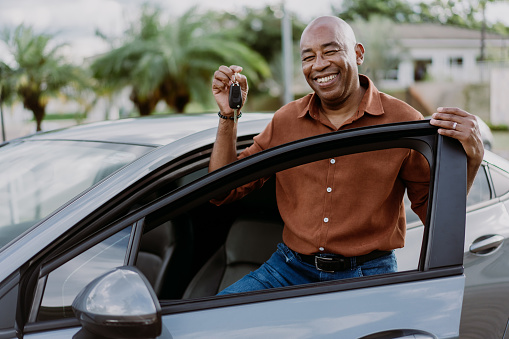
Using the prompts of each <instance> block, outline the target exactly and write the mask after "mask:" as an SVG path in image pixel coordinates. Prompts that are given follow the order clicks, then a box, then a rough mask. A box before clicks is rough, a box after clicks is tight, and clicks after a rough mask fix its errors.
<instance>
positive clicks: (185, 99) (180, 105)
mask: <svg viewBox="0 0 509 339" xmlns="http://www.w3.org/2000/svg"><path fill="white" fill-rule="evenodd" d="M188 103H189V95H187V94H186V95H178V96H177V98H176V99H175V110H176V111H177V113H184V109H185V108H186V105H187V104H188Z"/></svg>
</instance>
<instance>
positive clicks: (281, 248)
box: [218, 243, 398, 295]
mask: <svg viewBox="0 0 509 339" xmlns="http://www.w3.org/2000/svg"><path fill="white" fill-rule="evenodd" d="M350 260H351V267H352V268H350V269H347V270H344V271H337V272H323V271H319V270H317V269H316V267H315V266H314V265H311V264H308V263H306V262H303V261H302V260H301V258H300V257H299V254H298V253H296V252H294V251H292V250H291V249H289V248H288V246H286V245H285V244H283V243H280V244H278V246H277V251H276V252H275V253H274V254H272V256H271V257H270V259H269V260H267V261H266V262H265V263H264V264H263V265H262V266H260V268H258V269H257V270H256V271H254V272H251V273H249V274H247V275H246V276H244V277H243V278H242V279H240V280H239V281H237V282H236V283H234V284H232V285H230V286H229V287H227V288H225V289H224V290H223V291H221V292H219V294H218V295H224V294H232V293H241V292H249V291H257V290H263V289H267V288H274V287H284V286H292V285H300V284H309V283H314V282H320V281H330V280H338V279H347V278H356V277H363V276H368V275H375V274H384V273H391V272H396V271H397V270H398V267H397V263H396V255H395V254H394V251H392V252H391V253H390V254H387V255H385V256H383V257H380V258H377V259H373V260H370V261H368V262H366V263H364V264H363V265H360V266H357V265H356V263H355V257H353V258H350Z"/></svg>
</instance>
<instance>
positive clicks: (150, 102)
mask: <svg viewBox="0 0 509 339" xmlns="http://www.w3.org/2000/svg"><path fill="white" fill-rule="evenodd" d="M130 99H131V101H132V102H133V103H134V105H135V106H136V108H138V111H139V112H140V115H141V116H147V115H150V114H152V112H153V111H154V110H155V108H156V105H157V103H158V102H159V100H160V99H161V94H160V92H159V90H156V91H154V92H153V93H150V94H148V95H146V96H144V97H141V96H140V95H139V93H138V91H137V90H136V89H135V88H133V90H132V92H131V95H130Z"/></svg>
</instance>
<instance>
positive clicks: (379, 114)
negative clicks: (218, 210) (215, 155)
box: [222, 75, 429, 256]
mask: <svg viewBox="0 0 509 339" xmlns="http://www.w3.org/2000/svg"><path fill="white" fill-rule="evenodd" d="M360 80H361V85H362V86H363V87H365V88H366V93H365V95H364V97H363V99H362V101H361V103H360V105H359V108H358V110H357V113H356V114H355V115H354V116H353V117H352V118H351V119H349V120H347V121H345V123H344V124H343V125H342V126H340V127H339V129H338V128H336V127H335V126H334V125H333V124H332V123H331V122H330V121H329V120H328V119H327V117H326V116H325V115H323V114H322V113H320V110H319V106H320V102H319V98H318V97H317V96H316V95H315V94H309V95H307V96H305V97H304V98H302V99H299V100H296V101H294V102H291V103H289V104H288V105H285V106H284V107H282V108H281V109H280V110H278V111H277V112H276V113H275V114H274V117H273V119H272V121H271V122H270V123H269V125H268V126H267V127H266V128H265V130H264V131H263V132H262V133H260V134H259V135H258V136H256V137H255V138H254V144H253V145H252V146H250V147H249V148H247V149H246V150H244V151H243V152H242V153H241V154H240V155H239V158H244V157H246V156H249V155H252V154H254V153H256V152H259V151H261V150H265V149H267V148H270V147H274V146H277V145H281V144H283V143H287V142H291V141H294V140H298V139H302V138H306V137H310V136H314V135H317V134H323V133H328V132H333V131H337V130H344V129H350V128H356V127H363V126H370V125H378V124H385V123H393V122H401V121H410V120H420V119H423V117H422V115H421V114H420V113H419V112H418V111H416V110H415V109H413V108H412V107H410V106H409V105H407V104H406V103H404V102H402V101H400V100H398V99H396V98H394V97H391V96H389V95H387V94H384V93H382V92H379V91H378V90H377V89H376V87H375V86H374V85H373V83H372V82H371V81H370V80H369V79H368V78H367V77H365V76H363V75H361V76H360ZM260 185H261V181H259V182H253V183H251V184H248V185H245V186H242V187H239V188H238V189H237V190H235V191H232V193H230V195H229V196H228V197H227V198H226V199H225V200H223V201H222V202H227V201H231V200H236V199H238V198H240V197H242V196H244V195H246V194H247V193H248V192H250V191H251V190H252V189H254V188H256V187H259V186H260ZM428 186H429V166H428V163H427V161H426V160H425V158H424V157H423V156H422V155H420V154H419V153H418V152H416V151H413V150H409V149H387V150H381V151H373V152H368V153H361V154H353V155H348V156H340V157H335V158H330V159H324V160H321V161H316V162H313V163H309V164H305V165H302V166H298V167H295V168H290V169H287V170H284V171H281V172H279V173H277V174H276V196H277V202H278V208H279V211H280V214H281V216H282V218H283V221H284V223H285V227H284V231H283V241H284V242H285V244H286V245H287V246H288V247H290V248H291V249H293V250H294V251H296V252H299V253H302V254H312V253H319V252H321V253H336V254H342V255H344V256H357V255H363V254H366V253H369V252H371V251H373V250H392V249H395V248H400V247H403V246H404V239H405V232H406V220H405V208H404V206H403V199H402V198H403V194H404V191H405V187H407V188H408V195H409V198H410V199H411V201H412V208H413V209H414V211H416V213H417V214H418V215H419V216H420V217H421V219H422V220H424V219H425V218H426V207H427V194H428Z"/></svg>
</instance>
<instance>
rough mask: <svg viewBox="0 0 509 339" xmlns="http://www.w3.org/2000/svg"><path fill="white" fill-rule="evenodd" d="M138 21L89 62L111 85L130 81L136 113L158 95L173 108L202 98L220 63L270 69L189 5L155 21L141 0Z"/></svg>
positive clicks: (262, 72)
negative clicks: (172, 16)
mask: <svg viewBox="0 0 509 339" xmlns="http://www.w3.org/2000/svg"><path fill="white" fill-rule="evenodd" d="M139 22H140V23H141V24H140V27H136V26H135V25H132V26H131V29H130V30H129V31H128V32H127V35H130V36H129V37H128V39H126V41H127V42H126V43H125V44H123V45H122V46H121V47H119V48H116V49H113V50H112V51H111V52H109V53H107V54H105V55H103V56H100V57H98V58H97V59H96V60H95V61H94V62H93V64H92V66H91V68H92V71H93V73H94V75H95V77H97V78H98V79H101V80H103V81H107V82H108V83H109V84H110V85H111V86H116V87H117V88H122V87H125V86H131V88H132V90H131V96H130V98H131V100H132V101H133V103H134V104H135V105H136V107H137V108H138V110H139V112H140V115H148V114H150V113H152V112H153V110H154V109H155V106H156V105H157V103H158V102H159V101H160V100H164V101H165V102H166V104H167V105H168V106H169V107H170V108H172V109H174V110H175V111H176V112H178V113H182V112H184V109H185V107H186V105H187V104H188V103H189V102H190V101H191V100H195V101H198V102H201V103H206V102H208V101H209V100H210V98H211V95H210V82H211V78H212V75H213V72H214V70H215V69H217V67H218V66H219V65H221V64H233V63H235V64H242V65H243V66H245V73H246V74H248V75H249V76H250V77H253V78H255V79H256V78H258V77H259V76H269V74H270V71H269V67H268V65H267V64H266V62H265V61H264V59H263V58H262V57H261V56H260V55H259V54H257V53H256V52H254V51H252V50H251V49H249V48H248V47H246V46H245V45H244V44H242V43H240V42H239V41H238V40H236V39H234V38H233V37H232V36H229V35H228V34H227V33H225V32H224V31H218V30H215V29H213V28H212V27H213V25H212V24H211V23H209V22H208V21H207V16H205V15H203V16H202V15H198V14H196V9H195V8H191V9H190V10H188V11H187V12H186V13H185V14H184V15H183V16H181V17H179V18H178V19H176V20H174V21H170V22H168V23H167V24H164V25H161V20H160V10H159V9H157V8H150V7H146V6H145V7H144V8H143V11H142V16H141V20H140V21H139ZM133 27H134V28H133Z"/></svg>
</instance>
